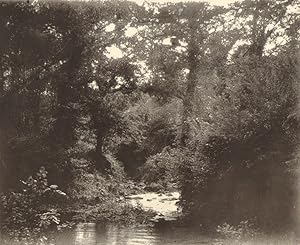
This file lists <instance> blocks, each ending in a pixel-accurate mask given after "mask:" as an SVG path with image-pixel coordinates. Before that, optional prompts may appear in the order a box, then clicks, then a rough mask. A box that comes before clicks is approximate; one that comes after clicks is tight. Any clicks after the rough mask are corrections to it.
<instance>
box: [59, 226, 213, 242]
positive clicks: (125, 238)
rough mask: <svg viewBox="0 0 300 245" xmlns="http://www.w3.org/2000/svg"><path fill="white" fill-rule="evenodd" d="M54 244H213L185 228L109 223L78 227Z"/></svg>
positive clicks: (210, 240)
mask: <svg viewBox="0 0 300 245" xmlns="http://www.w3.org/2000/svg"><path fill="white" fill-rule="evenodd" d="M55 243H56V244H57V245H66V244H68V245H72V244H74V245H100V244H101V245H137V244H145V245H171V244H172V245H174V244H180V245H193V244H217V240H216V239H211V238H207V237H204V236H203V235H201V234H200V233H198V232H196V231H193V230H191V229H187V228H179V227H166V228H164V229H157V228H155V227H120V226H116V225H112V224H94V223H85V224H79V225H78V226H77V227H76V228H75V229H74V230H73V231H71V232H69V233H65V234H63V235H61V236H60V237H58V238H57V239H56V242H55Z"/></svg>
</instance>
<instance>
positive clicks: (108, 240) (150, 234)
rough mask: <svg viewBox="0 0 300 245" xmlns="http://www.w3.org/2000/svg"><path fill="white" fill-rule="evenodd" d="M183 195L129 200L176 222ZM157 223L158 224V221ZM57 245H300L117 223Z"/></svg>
mask: <svg viewBox="0 0 300 245" xmlns="http://www.w3.org/2000/svg"><path fill="white" fill-rule="evenodd" d="M179 196H180V194H179V193H178V192H170V193H165V194H158V193H144V194H138V195H132V196H129V197H127V198H128V199H129V201H130V202H131V203H132V204H133V205H141V206H142V207H143V208H144V209H152V210H154V211H156V212H157V213H158V215H157V217H156V220H154V221H157V220H159V219H163V220H174V219H176V218H177V217H178V216H180V214H181V212H180V210H179V209H178V207H177V204H176V203H177V201H178V200H179ZM154 223H155V222H154ZM54 244H55V245H196V244H207V245H225V244H226V245H233V244H235V245H296V244H300V241H299V240H296V238H295V236H293V235H285V236H282V235H279V236H278V237H260V238H255V239H251V240H245V241H242V240H238V241H237V240H235V241H234V240H230V239H220V238H216V237H212V236H209V235H205V233H202V232H201V229H200V228H199V227H198V228H196V227H179V226H175V225H172V223H171V224H168V225H166V226H163V227H162V226H158V227H157V226H155V225H154V226H132V227H124V226H119V225H116V224H104V223H100V224H96V223H82V224H78V225H77V226H76V228H75V229H73V230H71V231H69V232H66V233H64V234H61V235H59V236H57V237H56V238H55V242H54Z"/></svg>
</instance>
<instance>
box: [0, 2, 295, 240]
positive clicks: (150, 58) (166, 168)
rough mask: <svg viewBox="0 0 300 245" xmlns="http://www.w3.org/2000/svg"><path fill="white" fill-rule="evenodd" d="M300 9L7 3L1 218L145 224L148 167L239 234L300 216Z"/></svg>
mask: <svg viewBox="0 0 300 245" xmlns="http://www.w3.org/2000/svg"><path fill="white" fill-rule="evenodd" d="M299 8H300V6H299V3H298V2H297V1H295V0H270V1H264V0H259V1H252V0H251V1H250V0H249V1H248V0H247V1H241V2H236V3H234V4H231V5H229V6H227V7H219V6H212V5H210V4H208V3H204V2H182V3H176V4H171V3H168V4H159V3H149V2H145V3H144V4H143V5H138V4H135V3H133V2H124V1H104V2H94V1H91V2H72V3H70V2H51V1H50V2H47V1H45V2H40V1H34V2H32V3H25V2H1V3H0V174H1V176H0V179H1V185H0V187H1V190H0V191H1V192H2V195H1V229H2V230H5V231H6V232H8V233H9V232H10V231H13V232H15V231H16V230H18V229H19V230H20V229H21V228H22V229H23V228H24V229H27V230H28V232H29V229H31V232H41V230H42V229H44V230H47V229H48V228H49V229H50V228H51V229H52V228H53V227H54V228H57V227H60V225H61V224H62V220H63V219H64V218H65V219H66V220H67V219H69V217H70V216H72V217H73V218H72V219H73V220H76V221H81V220H85V221H89V220H93V221H95V220H96V221H97V220H110V221H120V220H121V221H124V220H126V218H127V220H130V222H141V223H143V222H145V220H146V219H147V215H148V214H145V213H143V211H142V210H140V209H139V208H133V207H131V206H130V205H128V203H127V202H126V200H125V198H124V197H125V196H126V195H128V194H130V193H135V192H136V191H139V188H137V187H136V186H137V184H134V183H133V182H132V180H134V181H136V182H143V184H142V186H143V185H144V184H145V185H146V188H145V190H151V191H152V190H153V191H158V190H160V191H161V190H163V189H170V188H173V189H174V188H179V190H180V191H181V201H180V205H181V206H182V208H183V213H184V215H185V218H186V219H187V220H188V221H190V220H192V221H194V222H197V223H201V224H203V225H213V226H214V227H216V226H217V225H222V224H226V225H225V226H223V227H222V226H219V228H220V230H221V231H225V233H226V232H227V231H228V230H229V232H231V231H232V232H233V233H234V232H235V230H234V229H233V230H232V229H231V226H230V225H231V224H233V225H239V224H244V223H243V222H246V221H247V222H248V220H249V222H251V224H252V223H253V224H255V225H257V226H259V227H262V228H265V229H273V228H282V227H284V225H287V226H293V225H295V222H297V221H296V220H295V219H294V214H295V212H296V211H295V202H296V200H297V195H298V193H297V184H298V183H297V169H298V156H299V154H298V145H299V138H298V135H299V132H298V130H299V126H298V123H299V111H298V110H299V101H298V94H299V84H298V83H299V34H300V33H299V30H298V28H297V27H298V26H299V24H300V18H299ZM36 173H37V174H36ZM35 175H36V177H30V176H35ZM46 175H47V176H46ZM21 180H26V181H21ZM58 186H59V188H58ZM147 188H148V189H147ZM49 195H50V196H51V198H53V203H52V202H50V201H47V202H46V201H45V200H46V199H45V198H46V197H47V198H49ZM61 198H66V200H68V201H66V200H65V201H63V203H64V204H63V203H62V202H61V201H60V199H61ZM47 200H48V199H47ZM21 204H22V205H21ZM23 204H26V205H23ZM112 205H113V206H114V207H115V210H111V208H110V207H111V206H112ZM26 210H30V211H29V212H26ZM62 217H63V218H62ZM130 222H129V223H130ZM28 224H31V225H32V224H34V225H33V226H30V225H28ZM63 224H65V223H63ZM247 224H248V223H247ZM249 226H250V225H249ZM22 229H21V230H22ZM27 230H26V232H27ZM12 235H16V234H15V233H12ZM20 236H22V235H21V234H20Z"/></svg>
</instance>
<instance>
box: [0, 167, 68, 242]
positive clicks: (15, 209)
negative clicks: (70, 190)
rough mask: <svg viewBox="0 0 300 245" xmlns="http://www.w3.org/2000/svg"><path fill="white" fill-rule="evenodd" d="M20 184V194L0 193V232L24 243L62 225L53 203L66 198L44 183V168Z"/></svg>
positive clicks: (62, 193)
mask: <svg viewBox="0 0 300 245" xmlns="http://www.w3.org/2000/svg"><path fill="white" fill-rule="evenodd" d="M21 182H22V185H23V187H22V190H21V191H18V192H17V191H16V192H9V193H7V194H1V203H0V205H1V214H2V217H1V231H3V232H4V234H6V235H8V237H13V238H14V239H16V240H18V241H23V242H25V241H28V240H31V239H34V238H36V237H37V236H38V237H43V234H44V232H46V231H49V230H53V229H55V230H59V229H61V228H62V227H64V226H66V224H64V223H63V222H62V220H61V213H60V210H59V209H58V207H57V203H59V202H60V201H65V200H66V198H67V196H66V194H65V193H64V192H62V191H61V190H59V189H58V186H56V185H49V184H48V181H47V171H46V170H45V168H44V167H41V168H40V170H39V171H38V172H37V174H36V175H35V176H34V177H32V176H30V177H29V178H27V180H26V181H21ZM44 238H45V237H44ZM44 238H43V239H44Z"/></svg>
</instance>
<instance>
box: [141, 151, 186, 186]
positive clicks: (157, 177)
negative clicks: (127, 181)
mask: <svg viewBox="0 0 300 245" xmlns="http://www.w3.org/2000/svg"><path fill="white" fill-rule="evenodd" d="M182 157H183V156H182V152H181V151H180V150H179V149H176V148H174V149H170V148H168V147H166V148H164V149H163V151H162V152H160V153H158V154H156V155H152V156H150V157H149V158H148V160H147V162H146V163H145V165H144V166H143V167H142V168H141V170H140V171H141V175H142V181H143V182H145V183H146V184H148V185H150V184H151V183H155V184H160V185H162V186H164V187H167V186H168V185H169V184H170V183H176V182H177V181H178V170H179V165H180V163H181V161H182Z"/></svg>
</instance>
